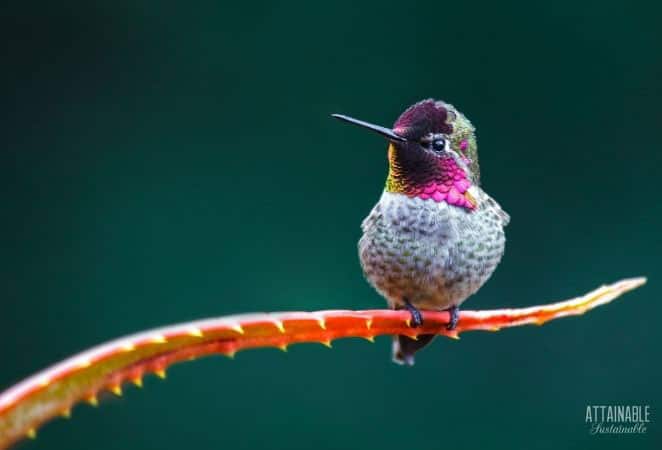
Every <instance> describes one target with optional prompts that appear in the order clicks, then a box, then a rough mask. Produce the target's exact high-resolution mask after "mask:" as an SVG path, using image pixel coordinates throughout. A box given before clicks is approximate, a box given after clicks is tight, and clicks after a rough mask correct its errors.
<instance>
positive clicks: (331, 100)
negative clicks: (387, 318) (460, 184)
mask: <svg viewBox="0 0 662 450" xmlns="http://www.w3.org/2000/svg"><path fill="white" fill-rule="evenodd" d="M653 4H654V2H638V1H628V2H624V1H606V2H597V1H586V2H577V1H556V2H520V3H512V2H483V3H475V2H447V1H431V2H420V3H415V4H414V3H413V2H396V1H388V0H382V1H379V2H377V1H374V2H356V1H352V2H340V1H339V2H300V3H299V2H282V3H277V2H267V1H263V2H233V3H230V2H219V1H211V2H189V3H187V4H184V3H177V2H157V1H115V2H90V1H87V2H66V3H62V2H37V3H28V2H22V3H19V2H11V4H9V3H7V4H5V5H4V6H3V14H2V27H1V30H2V31H0V33H2V35H3V43H4V44H5V45H6V48H5V49H6V51H7V53H5V56H4V57H3V61H2V70H1V74H0V78H1V79H2V92H3V98H4V100H2V102H0V114H1V122H0V127H1V128H2V129H1V131H2V138H3V145H2V152H1V160H0V186H1V191H0V192H1V195H2V199H1V200H2V211H3V212H2V221H1V222H0V248H2V252H1V256H0V267H1V269H0V277H1V278H0V298H1V300H0V302H1V308H0V354H1V355H2V358H1V362H0V389H1V388H5V387H8V386H9V385H11V384H12V383H14V382H16V381H18V380H20V379H21V378H23V377H25V376H27V375H29V374H31V373H33V372H34V371H36V370H38V369H40V368H43V367H45V366H46V365H49V364H51V363H53V362H55V361H58V360H60V359H62V358H64V357H66V356H67V355H70V354H72V353H74V352H77V351H80V350H82V349H84V348H87V347H89V346H92V345H94V344H97V343H100V342H102V341H105V340H108V339H111V338H114V337H117V336H120V335H123V334H127V333H130V332H134V331H137V330H141V329H145V328H149V327H153V326H157V325H162V324H167V323H173V322H179V321H184V320H190V319H196V318H201V317H206V316H218V315H224V314H232V313H239V312H249V311H273V310H316V309H329V308H375V307H380V306H381V305H383V302H382V299H381V298H380V297H379V296H378V295H377V294H376V293H375V292H373V291H372V290H371V289H370V287H369V286H368V285H367V283H365V282H364V280H363V279H362V276H361V272H360V268H359V264H358V258H357V251H356V241H357V240H358V238H359V235H360V229H359V224H360V222H361V220H362V218H363V217H364V216H365V215H366V214H367V213H368V211H369V210H370V208H371V207H372V205H373V203H374V202H375V201H376V200H377V198H378V196H379V194H380V192H381V190H382V186H383V182H384V178H385V174H386V158H385V148H386V144H385V142H384V141H383V140H380V138H379V137H377V136H375V135H373V134H371V133H367V132H361V131H359V130H358V129H356V128H353V127H350V126H347V125H343V124H341V123H339V122H337V121H334V120H332V119H330V118H329V113H332V112H341V113H346V114H351V115H355V116H357V117H360V118H363V119H366V120H370V121H374V122H377V123H381V124H385V125H387V124H390V123H392V122H393V121H394V119H395V118H396V117H397V115H398V114H399V113H400V112H401V110H403V109H404V108H405V107H406V106H408V105H409V104H410V103H413V102H415V101H417V100H420V99H422V98H426V97H437V98H442V99H444V100H446V101H448V102H451V103H453V104H455V105H456V106H457V107H458V108H459V109H460V110H461V111H463V112H464V113H465V114H467V116H468V117H469V118H470V119H471V120H472V121H473V122H474V124H475V125H476V126H477V128H478V137H479V149H480V155H481V164H482V173H483V185H484V187H485V189H486V190H487V191H488V192H489V193H490V194H492V195H493V196H494V197H495V198H496V199H497V200H498V201H499V202H500V203H501V204H502V205H503V207H504V208H505V209H506V210H507V211H508V212H509V213H510V214H511V215H512V222H511V225H510V226H509V227H508V229H507V237H508V244H507V250H506V255H505V258H504V260H503V262H502V264H501V266H500V268H499V269H498V270H497V272H496V274H495V275H494V277H493V279H492V280H490V282H489V283H488V284H487V285H486V286H485V287H484V288H483V289H482V290H481V291H480V292H479V293H478V294H477V295H476V296H475V297H474V298H472V299H470V300H469V301H468V303H467V304H466V306H467V308H496V307H503V306H525V305H532V304H536V303H540V302H544V301H551V300H558V299H563V298H568V297H571V296H574V295H577V294H580V293H584V292H586V291H588V290H590V289H592V288H594V287H596V286H598V285H600V284H602V283H605V282H610V281H615V280H617V279H619V278H622V277H626V276H635V275H647V276H649V284H648V285H647V286H645V287H644V288H642V289H640V290H638V291H636V292H634V293H632V294H628V295H627V296H626V297H624V298H623V299H622V300H619V301H617V302H616V303H614V304H612V305H610V306H608V307H605V308H601V309H599V310H596V311H594V312H592V313H590V314H589V315H586V316H584V317H581V318H571V319H565V320H561V321H556V322H553V323H550V324H549V325H546V326H545V327H543V328H537V327H523V328H517V329H512V330H504V331H503V332H501V333H497V334H486V333H468V334H466V335H464V336H463V338H462V340H461V341H459V342H455V341H450V340H443V339H439V340H438V341H436V342H435V344H434V345H433V346H431V347H430V348H428V349H426V350H425V351H424V352H422V353H421V354H420V355H419V357H418V361H417V365H416V366H415V367H414V368H411V369H409V368H402V367H398V366H395V365H393V364H391V362H390V361H389V347H390V341H389V339H387V338H381V339H379V340H378V341H377V343H376V345H370V344H368V343H366V342H365V341H359V340H346V341H338V342H336V343H335V346H334V349H333V350H332V351H330V350H327V349H325V348H324V347H322V346H317V345H306V346H303V345H302V346H295V347H293V348H291V349H290V352H289V353H288V354H282V353H280V352H278V351H277V350H271V349H269V350H257V351H250V352H246V353H240V354H239V355H238V356H237V358H236V360H234V361H229V360H226V359H223V358H218V357H216V358H210V359H205V360H201V361H198V362H195V363H192V364H185V365H181V366H177V367H175V368H173V369H172V370H171V371H170V374H169V375H170V376H169V378H168V380H167V381H166V382H160V381H157V380H156V379H154V378H149V379H148V380H147V381H146V388H145V389H143V390H142V391H140V392H138V391H137V390H136V389H130V388H129V389H128V390H127V392H126V394H125V397H124V398H122V399H106V400H105V401H103V404H102V407H100V408H98V409H93V408H90V407H88V406H79V407H77V408H76V409H75V411H74V418H73V420H71V421H62V420H59V421H55V422H53V423H50V424H49V425H47V426H46V427H45V428H43V429H42V430H40V435H39V439H37V440H36V441H34V442H29V443H23V444H21V445H22V447H21V448H25V449H68V450H73V449H88V448H90V447H91V446H93V447H94V448H96V449H98V450H101V449H123V450H127V449H149V448H159V449H164V450H165V449H177V450H180V449H181V448H196V449H212V448H232V449H234V450H239V449H258V448H259V449H283V448H286V449H292V450H294V449H309V448H316V449H337V448H346V449H359V448H380V449H383V450H386V449H401V448H564V447H565V448H582V449H585V448H600V449H607V448H660V447H659V445H660V443H661V442H662V416H661V415H660V414H662V409H660V406H661V404H662V403H661V400H662V389H661V388H660V378H661V376H662V363H661V361H660V342H661V341H662V331H660V318H661V317H662V298H661V296H662V290H661V289H660V281H659V280H660V279H661V277H662V271H661V270H660V256H661V250H662V246H661V239H660V225H661V221H660V219H661V218H662V208H661V206H660V200H659V194H660V178H659V171H660V161H661V159H660V153H659V152H660V145H661V143H662V139H661V131H660V129H661V127H660V124H661V121H662V109H661V108H660V103H661V102H662V89H661V80H662V59H661V57H660V54H661V49H662V45H661V44H662V33H661V32H660V27H659V23H660V19H661V14H660V10H659V8H658V9H655V10H654V9H653V8H652V7H651V5H653ZM614 403H617V404H632V403H634V404H649V405H651V407H652V410H653V416H652V420H653V423H652V424H650V426H649V430H648V433H647V434H645V435H638V436H598V437H596V436H590V435H589V433H588V427H587V426H586V424H585V423H584V414H585V408H586V405H587V404H614Z"/></svg>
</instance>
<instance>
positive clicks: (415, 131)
mask: <svg viewBox="0 0 662 450" xmlns="http://www.w3.org/2000/svg"><path fill="white" fill-rule="evenodd" d="M332 116H333V117H335V118H337V119H340V120H342V121H345V122H349V123H351V124H354V125H357V126H359V127H362V128H365V129H368V130H372V131H373V132H376V133H378V134H380V135H382V136H383V137H385V138H386V139H387V140H388V147H387V157H388V163H389V169H388V175H387V177H386V184H385V186H384V191H383V192H382V194H381V197H380V198H379V201H378V202H377V204H376V205H375V206H374V207H373V208H372V211H370V214H368V216H367V217H366V218H365V219H364V220H363V222H362V224H361V229H362V231H363V235H362V237H361V239H360V240H359V243H358V250H359V259H360V262H361V268H362V270H363V274H364V276H365V278H366V279H367V280H368V282H369V283H370V284H371V285H372V286H373V287H374V288H375V289H376V290H377V292H379V294H381V295H382V296H383V297H384V298H385V299H386V301H387V303H388V305H389V307H390V308H392V309H407V310H408V311H409V312H410V314H411V320H410V324H411V326H412V327H419V326H421V325H422V324H423V318H422V314H421V310H434V311H440V310H446V311H448V312H449V315H450V320H449V322H448V325H447V328H448V329H449V330H453V329H454V328H455V327H456V326H457V323H458V318H459V314H458V313H459V307H460V305H461V304H462V303H463V302H464V301H465V300H466V299H467V298H468V297H470V296H471V295H472V294H474V293H475V292H476V291H477V290H478V289H480V287H481V286H482V285H483V284H484V283H485V282H486V281H487V280H488V279H489V278H490V276H491V275H492V272H494V269H496V267H497V265H498V264H499V262H500V261H501V257H502V256H503V252H504V248H505V242H506V240H505V234H504V227H505V226H506V225H507V224H508V222H509V221H510V216H509V215H508V214H507V213H506V212H505V211H504V210H503V209H501V206H499V204H498V203H497V202H496V201H495V200H494V199H493V198H492V197H490V196H489V195H488V194H487V193H486V192H485V191H483V189H482V188H481V186H480V169H479V166H478V150H477V144H476V135H475V128H474V126H473V125H472V124H471V122H470V121H469V120H468V119H467V118H466V117H465V116H464V115H463V114H462V113H460V112H459V111H458V110H457V109H456V108H455V107H454V106H453V105H451V104H449V103H445V102H443V101H439V100H434V99H427V100H423V101H420V102H418V103H416V104H414V105H412V106H410V107H409V108H407V109H406V110H405V111H404V112H403V113H402V114H401V115H400V117H399V118H398V119H397V120H396V121H395V124H394V125H393V128H386V127H382V126H379V125H375V124H372V123H369V122H364V121H362V120H358V119H354V118H352V117H348V116H345V115H341V114H332ZM434 336H435V335H434V334H421V335H419V336H418V338H417V339H412V338H409V337H407V336H402V335H400V336H394V337H393V346H392V354H393V361H394V362H396V363H398V364H406V365H410V366H411V365H413V364H414V354H415V353H416V352H417V351H418V350H420V349H421V348H423V347H424V346H426V345H427V344H428V343H429V342H430V341H431V340H432V339H433V338H434Z"/></svg>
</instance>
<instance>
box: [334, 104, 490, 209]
mask: <svg viewBox="0 0 662 450" xmlns="http://www.w3.org/2000/svg"><path fill="white" fill-rule="evenodd" d="M333 116H334V117H336V118H338V119H340V120H344V121H346V122H350V123H353V124H355V125H358V126H361V127H364V128H368V129H370V130H373V131H376V132H377V133H379V134H381V135H383V136H385V137H386V138H387V139H388V140H389V141H390V142H389V146H388V161H389V173H388V178H387V179H386V190H387V191H389V192H394V193H399V194H404V195H407V196H409V197H418V198H421V199H423V200H429V201H435V202H442V201H443V202H446V203H448V204H450V205H454V206H459V207H464V208H467V209H474V208H475V207H476V201H475V200H474V199H473V198H472V197H471V195H470V194H469V192H468V190H469V188H470V187H471V186H472V185H478V183H479V176H480V174H479V167H478V153H477V148H476V137H475V135H474V127H473V125H471V122H469V120H468V119H467V118H466V117H464V115H462V113H460V112H459V111H457V110H456V109H455V107H453V106H452V105H450V104H448V103H444V102H442V101H435V100H432V99H428V100H423V101H421V102H418V103H416V104H414V105H412V106H410V107H409V108H407V109H406V110H405V112H403V113H402V114H401V115H400V117H399V118H398V120H396V121H395V124H394V125H393V128H392V129H389V128H385V127H380V126H378V125H373V124H370V123H367V122H363V121H361V120H357V119H353V118H351V117H347V116H343V115H339V114H334V115H333Z"/></svg>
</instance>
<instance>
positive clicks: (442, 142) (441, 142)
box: [432, 138, 446, 152]
mask: <svg viewBox="0 0 662 450" xmlns="http://www.w3.org/2000/svg"><path fill="white" fill-rule="evenodd" d="M445 148H446V139H444V138H437V139H435V140H434V141H432V150H434V151H435V152H443V151H444V149H445Z"/></svg>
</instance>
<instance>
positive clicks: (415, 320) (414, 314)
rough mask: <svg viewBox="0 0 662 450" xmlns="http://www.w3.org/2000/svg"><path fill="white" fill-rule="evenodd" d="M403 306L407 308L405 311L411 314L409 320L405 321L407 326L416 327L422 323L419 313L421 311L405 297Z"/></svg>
mask: <svg viewBox="0 0 662 450" xmlns="http://www.w3.org/2000/svg"><path fill="white" fill-rule="evenodd" d="M405 308H407V311H409V313H410V314H411V320H408V321H407V325H408V326H410V327H412V328H418V327H420V326H421V325H423V316H422V315H421V312H420V311H419V310H418V308H416V307H415V306H414V305H412V304H411V303H410V302H409V300H407V299H405Z"/></svg>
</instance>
